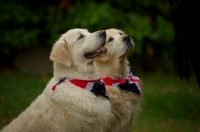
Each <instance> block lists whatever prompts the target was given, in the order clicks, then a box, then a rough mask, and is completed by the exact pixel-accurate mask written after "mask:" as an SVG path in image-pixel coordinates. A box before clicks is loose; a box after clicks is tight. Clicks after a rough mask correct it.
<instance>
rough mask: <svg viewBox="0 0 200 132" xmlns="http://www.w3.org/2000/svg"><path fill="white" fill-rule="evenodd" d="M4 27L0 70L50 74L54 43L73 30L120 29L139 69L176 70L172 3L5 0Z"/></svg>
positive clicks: (1, 6)
mask: <svg viewBox="0 0 200 132" xmlns="http://www.w3.org/2000/svg"><path fill="white" fill-rule="evenodd" d="M0 26H1V27H0V36H1V39H0V60H1V61H0V71H3V70H5V69H15V70H23V71H26V70H30V69H31V70H34V71H39V72H43V71H48V70H49V69H51V68H52V63H51V62H49V54H50V50H51V47H52V44H53V43H54V42H55V41H56V40H57V39H58V38H59V37H60V35H61V34H62V33H65V32H66V31H67V30H69V29H72V28H86V29H88V30H89V31H90V32H93V31H97V30H102V29H107V28H117V29H121V30H123V31H124V32H126V33H127V34H129V35H130V36H131V37H132V38H133V40H134V42H135V48H134V51H133V52H132V54H131V55H130V56H129V58H130V59H129V60H130V61H131V63H132V64H133V65H135V67H139V68H141V69H142V70H145V71H156V70H163V71H167V72H168V71H169V67H171V68H172V67H173V48H174V47H173V36H174V34H173V27H172V23H171V21H170V16H169V3H168V0H162V1H160V0H154V1H152V0H135V1H132V0H127V1H121V0H115V1H114V0H97V1H92V0H83V1H81V0H76V1H75V2H74V1H73V0H57V1H50V0H43V1H39V0H35V1H33V0H29V1H25V0H6V1H1V2H0ZM170 71H172V72H174V71H173V69H171V70H170Z"/></svg>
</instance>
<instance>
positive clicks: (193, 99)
mask: <svg viewBox="0 0 200 132" xmlns="http://www.w3.org/2000/svg"><path fill="white" fill-rule="evenodd" d="M138 75H139V76H140V78H141V80H142V83H143V89H144V93H145V95H144V99H143V101H142V104H141V105H142V111H141V113H140V114H139V116H138V119H137V120H136V124H135V126H134V128H133V132H200V105H199V104H200V88H199V87H198V85H197V83H196V80H195V77H194V76H191V78H190V80H189V83H187V82H186V81H184V80H180V79H179V78H178V77H176V76H175V75H174V74H170V73H168V74H166V73H162V72H155V73H146V72H139V73H138ZM50 78H51V75H47V76H45V75H43V76H40V75H34V74H24V73H18V72H3V73H0V129H2V127H3V126H4V125H6V124H8V123H9V122H10V121H11V120H12V119H13V118H15V117H16V116H17V115H19V114H20V113H21V112H22V111H23V110H24V109H25V108H26V107H28V106H29V105H30V103H31V102H32V101H34V99H35V98H36V97H37V96H38V95H39V94H40V93H41V92H42V91H43V89H44V88H45V86H46V84H47V83H48V81H49V79H50Z"/></svg>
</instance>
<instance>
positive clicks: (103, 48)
mask: <svg viewBox="0 0 200 132" xmlns="http://www.w3.org/2000/svg"><path fill="white" fill-rule="evenodd" d="M105 50H106V48H105V47H103V46H101V47H99V48H98V49H97V50H96V52H98V53H99V52H102V51H105Z"/></svg>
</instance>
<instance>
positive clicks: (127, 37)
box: [123, 35, 131, 42]
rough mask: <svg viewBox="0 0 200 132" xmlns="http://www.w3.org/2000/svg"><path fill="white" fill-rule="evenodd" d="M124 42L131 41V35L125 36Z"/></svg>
mask: <svg viewBox="0 0 200 132" xmlns="http://www.w3.org/2000/svg"><path fill="white" fill-rule="evenodd" d="M123 41H126V42H128V41H131V37H130V36H129V35H126V36H124V38H123Z"/></svg>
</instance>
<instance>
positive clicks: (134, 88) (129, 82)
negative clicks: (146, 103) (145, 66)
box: [102, 70, 144, 96]
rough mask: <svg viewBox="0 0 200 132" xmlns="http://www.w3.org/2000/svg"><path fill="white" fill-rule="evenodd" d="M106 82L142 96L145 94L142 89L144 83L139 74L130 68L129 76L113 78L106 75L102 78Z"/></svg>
mask: <svg viewBox="0 0 200 132" xmlns="http://www.w3.org/2000/svg"><path fill="white" fill-rule="evenodd" d="M102 80H103V81H104V83H105V84H106V85H108V86H116V87H119V88H121V89H122V90H127V91H131V92H133V93H136V94H139V95H140V96H144V93H143V90H142V83H141V81H140V79H139V77H138V76H136V74H135V73H134V72H133V70H130V72H129V74H128V76H127V77H126V78H124V79H113V78H110V77H106V78H103V79H102Z"/></svg>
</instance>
